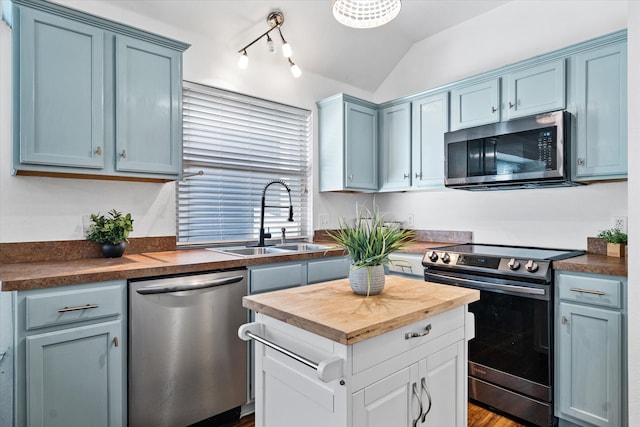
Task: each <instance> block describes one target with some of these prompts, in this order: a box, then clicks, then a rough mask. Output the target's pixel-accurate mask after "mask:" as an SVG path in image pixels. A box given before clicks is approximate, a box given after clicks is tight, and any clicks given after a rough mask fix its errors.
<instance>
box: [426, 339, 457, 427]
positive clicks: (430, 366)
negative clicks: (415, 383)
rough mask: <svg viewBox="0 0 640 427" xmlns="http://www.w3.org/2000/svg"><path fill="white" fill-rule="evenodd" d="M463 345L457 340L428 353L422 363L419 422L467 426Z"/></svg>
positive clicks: (454, 426)
mask: <svg viewBox="0 0 640 427" xmlns="http://www.w3.org/2000/svg"><path fill="white" fill-rule="evenodd" d="M464 346H465V342H464V341H458V342H456V343H455V344H451V345H450V346H448V347H445V348H444V349H442V350H440V351H438V352H436V353H433V354H431V355H429V356H428V357H427V358H426V361H425V363H421V365H420V368H421V374H420V392H421V398H422V402H423V406H424V412H425V413H426V418H425V421H424V423H423V424H420V425H425V426H438V427H448V426H449V427H465V426H466V425H467V403H466V394H465V383H466V381H467V376H466V371H465V353H464ZM425 370H426V373H425Z"/></svg>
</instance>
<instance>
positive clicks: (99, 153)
mask: <svg viewBox="0 0 640 427" xmlns="http://www.w3.org/2000/svg"><path fill="white" fill-rule="evenodd" d="M96 154H97V155H98V156H102V147H100V146H99V145H98V146H97V147H96Z"/></svg>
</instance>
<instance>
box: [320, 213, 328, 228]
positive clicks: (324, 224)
mask: <svg viewBox="0 0 640 427" xmlns="http://www.w3.org/2000/svg"><path fill="white" fill-rule="evenodd" d="M318 222H319V223H320V227H328V226H329V214H320V215H318Z"/></svg>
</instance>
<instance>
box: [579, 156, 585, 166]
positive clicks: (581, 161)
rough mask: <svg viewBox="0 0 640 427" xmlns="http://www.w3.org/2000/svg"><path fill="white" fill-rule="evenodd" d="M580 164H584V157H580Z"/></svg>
mask: <svg viewBox="0 0 640 427" xmlns="http://www.w3.org/2000/svg"><path fill="white" fill-rule="evenodd" d="M578 165H580V166H582V165H584V159H583V158H582V157H578Z"/></svg>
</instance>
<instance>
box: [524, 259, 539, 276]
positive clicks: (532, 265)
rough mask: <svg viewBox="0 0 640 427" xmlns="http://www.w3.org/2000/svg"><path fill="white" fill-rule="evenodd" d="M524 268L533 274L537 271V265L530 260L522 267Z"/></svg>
mask: <svg viewBox="0 0 640 427" xmlns="http://www.w3.org/2000/svg"><path fill="white" fill-rule="evenodd" d="M524 268H526V269H527V271H528V272H529V273H535V272H536V271H538V264H536V263H535V262H533V260H532V259H530V260H529V261H527V263H526V264H525V265H524Z"/></svg>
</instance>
